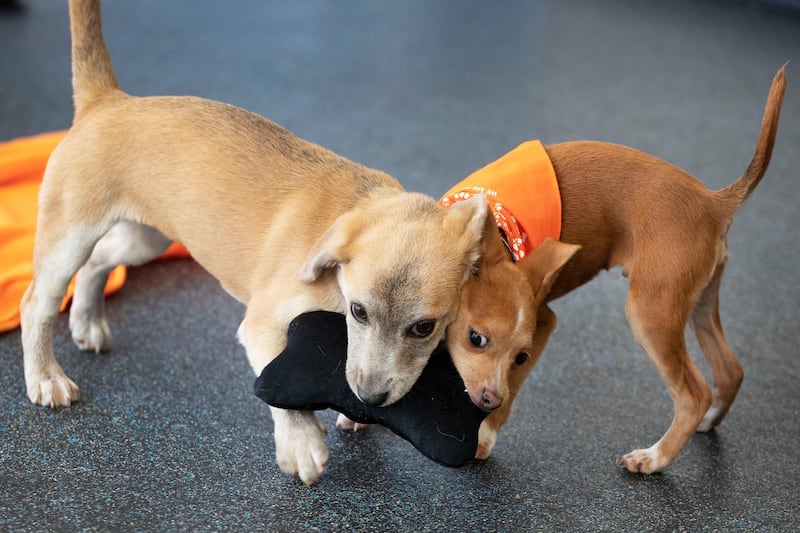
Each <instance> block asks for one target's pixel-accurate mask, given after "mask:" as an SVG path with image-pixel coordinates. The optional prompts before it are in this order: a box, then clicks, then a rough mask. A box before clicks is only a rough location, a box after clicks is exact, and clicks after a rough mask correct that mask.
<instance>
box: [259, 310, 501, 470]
mask: <svg viewBox="0 0 800 533" xmlns="http://www.w3.org/2000/svg"><path fill="white" fill-rule="evenodd" d="M379 356H380V355H379V354H376V357H379ZM346 359H347V327H346V324H345V317H344V316H343V315H340V314H338V313H331V312H327V311H314V312H311V313H305V314H302V315H300V316H298V317H297V318H295V319H294V320H293V321H292V323H291V324H289V339H288V344H287V346H286V349H285V350H284V351H283V352H282V353H281V354H280V355H279V356H278V357H277V358H276V359H275V360H274V361H272V362H271V363H270V364H269V365H267V366H266V368H264V370H263V371H262V372H261V375H260V376H259V377H258V378H256V382H255V386H254V390H255V394H256V396H258V397H259V398H261V399H262V400H264V401H265V402H267V403H268V404H269V405H272V406H274V407H280V408H283V409H298V410H317V409H328V408H330V409H334V410H336V411H339V412H340V413H344V414H345V415H346V416H347V417H349V418H350V419H351V420H355V421H356V422H360V423H362V424H380V425H382V426H386V427H387V428H389V429H390V430H392V431H394V432H395V433H397V434H398V435H400V436H401V437H403V438H404V439H406V440H407V441H409V442H410V443H411V444H413V445H414V447H416V448H417V449H418V450H419V451H420V452H422V453H423V454H425V455H426V456H427V457H429V458H430V459H432V460H434V461H436V462H437V463H439V464H441V465H444V466H450V467H459V466H463V465H464V464H466V463H467V462H468V461H469V460H470V459H472V458H473V457H475V450H476V449H477V447H478V429H479V427H480V425H481V422H482V421H483V419H484V418H485V417H486V415H487V413H485V412H484V411H482V410H480V409H479V408H477V407H476V406H475V405H474V404H473V403H472V402H471V401H470V399H469V396H468V395H467V394H465V393H464V382H463V381H462V380H461V377H460V376H459V375H458V372H457V371H456V369H455V367H454V366H453V362H452V361H451V359H450V354H449V353H448V352H447V350H446V349H445V348H444V345H443V344H442V345H441V346H440V347H439V348H437V349H436V351H434V352H433V355H431V359H430V362H429V363H428V365H427V366H426V367H425V369H424V370H423V371H422V375H421V376H420V378H419V380H417V383H416V384H415V385H414V387H412V388H411V390H410V391H409V392H408V394H406V395H405V396H404V397H403V398H402V399H400V400H399V401H397V402H395V403H393V404H392V405H389V406H386V407H373V406H369V405H366V404H365V403H363V402H361V400H359V399H358V397H357V396H356V395H355V394H353V392H352V391H351V390H350V387H349V386H348V385H347V380H346V378H345V362H346Z"/></svg>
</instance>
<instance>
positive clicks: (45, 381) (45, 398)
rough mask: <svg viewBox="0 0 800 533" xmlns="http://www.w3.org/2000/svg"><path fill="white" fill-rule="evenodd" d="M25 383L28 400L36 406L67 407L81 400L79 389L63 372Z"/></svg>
mask: <svg viewBox="0 0 800 533" xmlns="http://www.w3.org/2000/svg"><path fill="white" fill-rule="evenodd" d="M27 381H28V383H27V386H28V398H29V399H30V400H31V401H32V402H33V403H35V404H37V405H44V406H49V407H52V408H56V407H61V406H65V407H68V406H70V405H72V402H77V401H78V400H80V399H81V391H80V389H78V386H77V385H76V384H75V382H74V381H72V380H71V379H69V378H68V377H67V376H65V375H64V373H63V372H60V373H55V372H53V373H51V375H49V376H43V377H42V378H40V379H31V380H27Z"/></svg>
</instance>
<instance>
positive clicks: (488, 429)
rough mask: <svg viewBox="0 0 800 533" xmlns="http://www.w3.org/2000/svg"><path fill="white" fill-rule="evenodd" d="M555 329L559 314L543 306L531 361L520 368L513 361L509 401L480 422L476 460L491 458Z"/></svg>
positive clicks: (527, 360)
mask: <svg viewBox="0 0 800 533" xmlns="http://www.w3.org/2000/svg"><path fill="white" fill-rule="evenodd" d="M555 329H556V314H555V313H554V312H553V311H552V309H550V308H549V307H547V305H546V304H542V305H541V306H540V307H539V313H538V314H537V316H536V332H535V333H534V335H533V349H532V350H531V353H529V354H528V358H527V359H526V360H525V362H523V363H522V364H521V365H517V364H516V363H514V362H512V363H511V365H512V366H511V369H510V370H509V372H508V389H509V394H508V398H507V399H506V400H505V401H504V402H503V404H502V405H501V406H500V407H498V408H497V409H495V410H494V411H492V413H491V414H490V415H489V416H487V417H486V418H485V419H484V420H483V422H482V423H481V427H480V430H479V431H478V450H477V451H476V452H475V458H476V459H488V458H489V455H491V453H492V449H493V448H494V445H495V443H496V442H497V434H498V432H499V431H500V428H501V427H502V426H503V424H505V423H506V420H508V416H509V415H510V414H511V405H512V404H513V403H514V399H515V398H516V397H517V393H519V391H520V389H521V388H522V384H523V383H524V382H525V379H526V378H527V377H528V374H530V372H531V370H533V367H534V366H535V365H536V363H537V362H538V361H539V357H541V355H542V352H543V351H544V347H545V345H547V340H548V339H549V338H550V334H551V333H553V331H555Z"/></svg>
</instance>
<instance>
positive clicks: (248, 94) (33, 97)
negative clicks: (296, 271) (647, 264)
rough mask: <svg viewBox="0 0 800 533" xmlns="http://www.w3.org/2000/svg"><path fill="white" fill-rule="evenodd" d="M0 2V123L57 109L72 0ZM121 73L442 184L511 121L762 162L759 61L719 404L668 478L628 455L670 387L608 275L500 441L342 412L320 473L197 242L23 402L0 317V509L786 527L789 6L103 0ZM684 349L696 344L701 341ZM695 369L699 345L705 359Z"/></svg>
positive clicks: (511, 131) (791, 211)
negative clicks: (415, 435)
mask: <svg viewBox="0 0 800 533" xmlns="http://www.w3.org/2000/svg"><path fill="white" fill-rule="evenodd" d="M21 5H22V8H21V9H17V10H8V9H3V10H0V139H7V138H12V137H16V136H21V135H26V134H31V133H36V132H40V131H46V130H51V129H57V128H64V127H66V126H68V125H69V123H70V120H71V100H70V98H71V96H70V86H69V57H68V54H69V52H68V46H69V38H68V31H67V28H68V25H67V17H66V2H53V1H51V0H21ZM105 29H106V34H107V38H108V41H109V46H110V48H111V52H112V56H113V58H114V61H115V65H116V67H117V70H118V74H119V78H120V81H121V83H122V85H123V88H124V89H126V90H127V91H128V92H131V93H133V94H141V95H144V94H165V93H169V94H194V95H200V96H205V97H209V98H214V99H219V100H224V101H228V102H231V103H234V104H237V105H240V106H242V107H245V108H248V109H251V110H253V111H256V112H259V113H261V114H264V115H266V116H267V117H270V118H271V119H273V120H275V121H277V122H279V123H281V124H283V125H284V126H286V127H288V128H289V129H291V130H293V131H294V132H295V133H297V134H299V135H301V136H303V137H305V138H307V139H309V140H312V141H314V142H317V143H320V144H322V145H325V146H327V147H329V148H331V149H333V150H335V151H338V152H339V153H341V154H343V155H346V156H348V157H350V158H351V159H354V160H356V161H359V162H361V163H364V164H367V165H370V166H373V167H377V168H380V169H383V170H386V171H388V172H390V173H391V174H393V175H394V176H396V177H398V178H399V179H400V180H401V181H402V182H403V183H404V184H405V185H406V186H407V187H408V188H409V189H411V190H417V191H422V192H425V193H428V194H430V195H433V196H438V195H439V194H440V193H442V192H443V191H444V190H446V188H447V187H448V186H449V185H450V184H451V183H453V182H454V181H455V180H457V179H460V178H461V177H463V176H464V175H465V174H466V173H468V172H470V171H472V170H473V169H475V168H477V167H479V166H481V165H483V164H484V163H486V162H488V161H490V160H492V159H494V158H496V157H498V156H500V155H502V154H503V153H505V152H506V151H507V150H509V149H510V148H512V147H513V146H515V145H516V144H517V143H518V142H520V141H522V140H525V139H529V138H541V139H543V140H544V141H545V142H558V141H562V140H569V139H578V138H587V139H601V140H608V141H614V142H620V143H624V144H629V145H632V146H634V147H636V148H639V149H642V150H645V151H648V152H651V153H653V154H655V155H658V156H660V157H663V158H665V159H667V160H669V161H671V162H673V163H675V164H677V165H679V166H681V167H683V168H686V169H687V170H689V171H690V172H692V173H693V174H694V175H696V176H698V177H699V178H700V179H701V180H703V181H704V182H705V183H706V184H707V185H708V186H709V187H712V188H719V187H722V186H724V185H726V184H727V183H729V182H730V181H732V180H733V179H735V178H736V177H738V176H739V175H740V174H741V172H742V171H743V170H744V168H745V166H746V165H747V163H748V161H749V158H750V156H751V154H752V150H753V147H754V143H755V139H756V136H757V132H758V126H759V121H760V118H761V112H762V109H763V104H764V99H765V97H766V93H767V89H768V87H769V83H770V80H771V78H772V75H773V74H774V72H775V71H776V70H777V68H778V67H779V66H780V65H781V64H783V63H784V62H785V61H786V60H789V59H792V60H794V61H795V63H792V64H791V65H790V67H789V89H788V92H787V96H786V102H785V105H784V111H783V117H782V122H781V127H780V131H779V134H778V142H777V146H776V149H775V153H774V156H773V163H772V166H771V168H770V171H769V172H768V174H767V176H766V178H765V179H764V181H763V182H762V183H761V185H760V186H759V188H758V190H757V191H756V192H755V194H754V195H753V196H752V197H751V199H750V200H749V201H748V203H747V204H746V205H745V207H744V208H743V209H742V211H741V213H740V215H739V216H738V218H737V220H736V223H735V224H734V226H733V228H732V231H731V233H730V250H731V261H730V263H729V267H728V269H727V275H726V278H725V280H724V283H723V287H722V309H721V313H722V318H723V323H724V325H725V328H726V332H727V335H728V339H729V340H730V342H731V345H732V346H733V349H734V350H735V352H736V353H737V354H738V355H739V357H740V359H741V362H742V364H743V366H744V368H745V371H746V373H747V377H746V379H745V383H744V386H743V387H742V390H741V392H740V394H739V398H738V400H737V402H736V403H735V404H734V406H733V408H732V410H731V412H730V414H729V416H728V418H727V419H726V420H725V422H724V423H723V424H722V426H720V428H719V429H718V430H717V431H715V432H713V433H711V434H709V435H696V436H695V437H694V438H693V439H692V440H691V441H690V442H689V444H688V445H687V447H686V448H685V450H684V451H683V453H682V454H681V455H680V457H679V458H678V460H677V461H676V463H675V464H674V465H673V466H672V467H671V468H670V469H669V470H668V471H667V472H666V473H664V474H662V475H655V476H644V477H640V476H633V475H627V474H625V473H623V472H622V471H620V470H619V469H618V468H617V467H616V466H615V464H614V459H615V457H616V456H618V455H620V454H621V453H624V452H627V451H629V450H630V449H632V448H633V447H637V446H641V445H649V444H651V443H652V442H653V441H655V440H656V439H657V438H658V437H659V436H660V435H661V433H662V432H663V430H664V429H665V428H666V426H667V424H668V423H669V421H670V419H671V416H672V411H671V402H670V400H669V398H668V395H667V393H666V390H665V388H664V387H663V385H662V384H661V382H660V380H659V378H658V377H657V375H656V372H655V370H654V369H653V368H652V366H651V365H650V363H649V362H648V360H647V357H646V356H645V355H644V353H643V352H641V351H640V349H639V348H638V347H637V345H636V344H635V343H634V341H633V340H632V337H631V334H630V332H629V331H628V329H627V325H626V322H625V318H624V313H623V302H624V299H625V286H626V284H625V281H624V280H622V279H621V278H620V277H619V274H618V272H612V273H610V274H605V275H602V276H600V277H599V279H598V280H596V281H595V282H593V283H592V284H590V285H589V286H588V287H586V288H584V289H583V290H582V291H581V292H578V293H576V294H572V295H570V296H568V297H566V298H564V299H563V300H561V301H559V302H558V303H557V304H556V305H555V308H556V311H557V312H558V314H559V316H560V326H559V331H558V332H557V333H556V334H554V336H553V338H552V340H551V343H550V346H549V347H548V349H547V351H546V353H545V355H544V357H543V359H542V361H541V363H540V365H539V366H538V368H537V370H536V371H535V372H534V375H533V376H532V378H531V379H530V380H529V381H528V383H527V384H526V387H525V389H524V390H523V392H522V394H521V397H520V398H519V400H518V402H517V404H516V410H515V412H514V414H513V415H512V418H511V421H510V423H509V425H508V426H507V428H506V430H505V431H504V432H503V433H502V435H501V438H500V440H499V443H498V445H497V447H496V449H495V453H494V455H493V456H492V458H491V459H490V460H489V461H487V462H485V463H481V464H471V465H468V466H467V467H465V468H463V469H459V470H449V469H446V468H443V467H440V466H438V465H436V464H435V463H433V462H431V461H429V460H427V459H425V458H424V457H423V456H421V455H420V454H418V453H417V452H416V451H415V450H414V449H413V448H412V447H411V446H410V445H409V444H407V443H406V442H405V441H403V440H401V439H399V438H398V437H396V436H394V435H393V434H391V433H390V432H388V431H386V430H382V429H380V428H371V429H369V430H368V431H365V432H362V433H359V434H355V435H353V434H344V433H338V432H336V431H335V430H333V428H332V426H333V421H334V420H335V414H334V413H332V412H326V413H323V414H322V418H323V419H324V420H325V421H326V422H327V424H328V425H329V427H330V428H331V430H332V431H331V434H330V435H329V437H328V439H327V443H328V445H329V447H330V450H331V459H330V462H329V467H328V470H327V473H326V475H325V477H324V479H323V480H322V482H321V483H320V484H319V485H318V486H317V487H315V488H313V489H307V488H305V487H303V486H302V485H300V484H299V483H297V482H295V481H293V480H291V479H288V478H286V477H284V476H283V475H282V474H281V473H280V472H279V470H278V468H277V466H276V464H275V461H274V458H273V455H274V445H273V442H272V423H271V421H270V419H269V415H268V412H267V409H266V408H265V406H264V405H263V404H262V403H261V402H260V401H259V400H258V399H257V398H255V397H254V396H253V395H252V393H251V387H252V376H251V375H250V372H249V368H248V365H247V362H246V358H245V355H244V353H243V350H242V349H241V348H240V347H239V346H238V345H237V343H236V341H235V330H236V327H237V325H238V321H239V319H240V318H241V316H242V311H243V310H242V308H241V306H240V305H238V304H237V303H235V302H234V301H233V300H232V299H231V298H229V297H228V296H227V295H225V293H224V292H223V291H222V290H221V289H220V287H219V286H218V284H217V283H216V282H215V281H214V280H213V279H211V278H210V277H209V276H208V275H207V274H206V273H205V272H204V271H203V270H202V269H201V268H199V267H198V266H197V265H195V264H194V263H192V262H191V261H186V260H178V261H172V262H161V263H156V264H151V265H147V266H144V267H141V268H138V269H133V270H132V271H131V273H130V279H129V282H128V284H127V285H126V287H125V288H124V290H123V291H122V292H121V293H119V294H118V295H116V296H114V297H112V298H111V299H110V300H109V302H108V312H109V315H110V318H111V320H112V323H113V327H114V328H115V349H114V351H113V353H111V354H108V355H101V356H97V355H86V354H82V353H80V352H78V350H77V349H76V348H74V347H73V346H72V344H71V342H70V341H69V337H68V332H67V325H66V317H62V319H61V320H60V322H59V324H58V327H57V350H58V353H59V357H60V361H61V363H62V365H63V366H64V367H65V369H66V370H67V373H68V374H69V375H70V376H71V377H73V378H74V379H75V380H76V381H77V382H78V383H79V384H80V385H81V386H82V391H83V394H84V399H83V401H82V402H81V403H80V404H78V405H76V406H74V407H72V408H70V409H60V410H58V411H56V412H51V411H49V410H46V409H42V408H37V407H34V406H32V405H30V404H29V403H28V401H27V399H26V397H25V393H24V384H23V376H22V360H21V351H20V343H19V335H18V332H12V333H8V334H4V335H0V413H2V414H0V530H9V531H26V530H31V531H32V530H37V531H38V530H41V531H75V530H118V529H124V530H212V529H225V530H247V531H251V530H257V529H259V530H267V531H341V530H345V529H352V530H356V531H382V530H396V531H424V530H430V531H444V530H447V531H451V530H452V531H467V530H470V531H531V530H543V531H555V530H586V531H593V530H630V531H644V530H650V531H662V530H683V531H701V530H709V531H711V530H716V531H731V530H747V531H750V530H763V531H773V530H784V531H790V530H796V529H797V528H798V527H800V497H798V495H800V491H799V490H798V488H797V483H798V479H799V478H800V475H799V474H800V468H799V467H798V462H799V460H800V452H798V444H797V443H798V442H799V441H800V422H798V417H799V416H800V385H799V384H798V383H800V356H799V355H798V344H800V342H799V341H800V332H799V328H798V318H800V304H799V303H798V302H799V301H800V289H799V288H798V281H799V280H798V270H799V268H800V232H798V230H797V228H798V226H800V213H799V212H798V203H800V174H798V148H800V98H799V97H798V95H799V94H800V92H798V91H800V83H798V80H800V77H799V76H798V74H797V73H798V72H800V65H797V63H796V62H797V61H800V16H798V15H797V14H795V13H793V12H791V11H786V10H780V9H773V8H763V7H759V6H758V5H754V4H750V3H745V2H710V1H698V2H688V1H685V2H647V1H645V2H643V1H637V0H618V1H606V2H593V1H588V0H578V1H571V2H560V1H556V0H552V1H537V2H527V1H510V2H479V1H472V0H470V1H456V0H450V1H440V2H426V1H423V0H414V1H412V0H409V1H404V2H393V3H389V2H370V1H366V0H359V1H355V2H348V3H346V4H345V3H332V2H327V1H323V0H311V1H304V2H277V1H269V2H267V1H263V0H257V1H256V0H253V1H241V2H233V3H230V2H212V1H207V0H173V1H171V2H168V3H165V2H158V1H156V0H146V1H145V0H142V1H137V2H108V3H107V5H106V6H105ZM691 346H692V347H693V349H695V352H694V353H695V354H697V353H698V352H697V350H696V345H695V344H694V343H692V344H691ZM703 368H704V370H705V366H703Z"/></svg>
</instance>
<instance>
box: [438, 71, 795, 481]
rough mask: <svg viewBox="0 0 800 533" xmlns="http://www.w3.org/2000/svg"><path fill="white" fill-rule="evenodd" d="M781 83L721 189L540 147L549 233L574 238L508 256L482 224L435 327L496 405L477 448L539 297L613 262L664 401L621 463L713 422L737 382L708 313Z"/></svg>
mask: <svg viewBox="0 0 800 533" xmlns="http://www.w3.org/2000/svg"><path fill="white" fill-rule="evenodd" d="M785 85H786V81H785V76H784V69H783V68H781V70H780V71H778V73H777V74H776V75H775V79H774V80H773V82H772V87H771V89H770V92H769V97H768V100H767V104H766V109H765V111H764V120H763V123H762V127H761V135H760V137H759V140H758V145H757V146H756V151H755V155H754V156H753V159H752V161H751V162H750V166H749V167H748V168H747V171H746V172H745V174H744V176H742V177H741V178H740V179H739V180H738V181H736V182H735V183H733V184H732V185H730V186H728V187H725V188H724V189H722V190H719V191H709V190H707V189H706V188H705V187H703V185H702V184H701V183H700V182H698V181H697V180H695V179H694V178H693V177H691V176H690V175H689V174H687V173H686V172H684V171H682V170H680V169H678V168H676V167H674V166H672V165H670V164H668V163H666V162H664V161H662V160H659V159H657V158H655V157H653V156H650V155H647V154H644V153H641V152H638V151H636V150H633V149H631V148H627V147H624V146H618V145H613V144H606V143H599V142H568V143H563V144H556V145H551V146H547V147H545V149H546V151H547V154H548V155H549V157H550V159H551V161H552V164H553V167H554V169H555V173H556V178H557V181H558V184H559V188H560V195H561V201H562V206H563V211H562V215H561V217H562V219H561V222H562V225H561V227H562V229H561V239H562V240H563V241H564V242H569V243H573V245H567V244H562V243H559V242H557V241H554V240H552V239H549V240H546V241H545V242H544V243H543V244H541V245H540V246H539V247H538V248H536V249H535V251H534V252H533V254H532V255H531V256H529V257H528V258H526V259H525V260H523V261H521V262H520V263H513V262H512V261H511V259H510V258H509V254H508V252H507V251H506V249H505V247H504V245H503V243H502V242H501V240H500V238H499V237H498V232H496V231H490V230H487V233H486V235H485V237H484V250H483V252H482V258H481V261H480V265H479V270H478V271H479V275H478V276H474V277H471V278H470V280H469V281H468V282H467V284H466V286H465V289H464V291H463V294H462V306H461V307H460V309H459V313H458V316H457V317H456V320H455V322H454V323H453V324H452V325H451V326H450V328H449V330H448V334H447V343H448V347H449V349H450V352H451V354H452V356H453V360H454V362H455V365H456V367H457V368H458V370H459V372H460V373H461V376H462V377H463V378H464V381H465V383H466V386H467V389H468V392H469V394H470V396H471V398H472V399H473V402H474V403H475V404H477V405H478V406H479V407H482V408H484V409H487V410H490V409H494V411H493V412H492V414H490V415H489V417H488V418H487V419H486V420H485V421H484V423H483V425H482V426H481V432H480V446H479V449H478V453H477V457H478V458H486V457H488V456H489V454H490V453H491V450H492V447H493V446H494V444H495V441H496V439H497V432H498V430H499V429H500V427H501V426H502V425H503V423H504V422H505V421H506V419H507V418H508V415H509V413H510V411H511V404H512V402H513V400H514V396H515V395H516V394H517V392H518V391H519V390H520V387H521V386H522V383H523V381H524V380H525V377H526V376H527V375H528V373H529V372H530V370H531V369H532V368H533V366H534V364H536V361H537V360H538V359H539V356H540V355H541V353H542V350H544V346H545V344H546V342H547V339H548V337H549V335H550V333H551V332H552V331H553V330H554V329H555V325H556V316H555V314H554V313H553V311H552V310H551V309H550V308H549V307H548V306H547V302H550V301H552V300H555V299H556V298H559V297H561V296H563V295H564V294H566V293H568V292H570V291H572V290H573V289H575V288H577V287H579V286H581V285H583V284H584V283H586V282H587V281H589V280H591V279H592V278H593V277H594V276H595V275H596V274H597V273H598V272H599V271H600V270H603V269H609V268H611V267H614V266H621V267H622V272H623V275H625V276H628V277H629V278H630V288H629V292H628V300H627V303H626V306H625V312H626V316H627V318H628V322H629V323H630V326H631V329H632V330H633V334H634V336H635V338H636V340H637V342H639V344H640V345H641V346H642V347H643V348H644V349H645V351H646V352H647V354H648V355H649V356H650V359H651V360H652V361H653V363H654V364H655V366H656V369H657V370H658V372H659V374H660V375H661V377H662V378H663V379H664V381H665V382H666V384H667V387H668V388H669V393H670V396H671V397H672V399H673V402H674V407H675V418H674V420H673V421H672V425H671V426H670V428H669V430H668V431H667V432H666V434H665V435H664V436H663V437H662V438H661V440H659V441H658V442H657V443H656V444H654V445H653V446H651V447H650V448H647V449H643V450H634V451H632V452H631V453H628V454H627V455H624V456H623V457H622V458H621V459H620V463H621V464H622V466H624V467H625V468H626V469H628V470H629V471H631V472H643V473H650V472H657V471H660V470H662V469H663V468H665V467H667V466H668V465H669V464H670V463H672V461H673V460H674V459H675V457H676V456H677V454H678V453H679V452H680V450H681V449H682V448H683V446H684V445H685V444H686V441H687V440H688V439H689V437H690V436H691V435H692V433H694V432H695V431H708V430H710V429H711V428H713V427H715V426H716V425H718V424H719V423H720V422H721V421H722V419H723V418H724V417H725V414H726V413H727V412H728V408H729V407H730V406H731V403H732V402H733V400H734V398H735V397H736V393H737V391H738V389H739V385H740V384H741V382H742V378H743V373H742V368H741V366H740V365H739V363H738V362H737V361H736V358H735V357H734V355H733V353H732V351H731V348H730V346H729V345H728V343H727V341H726V340H725V336H724V335H723V332H722V326H721V324H720V320H719V311H718V298H719V286H720V279H721V278H722V273H723V270H724V267H725V263H726V261H727V258H728V252H727V244H726V235H727V232H728V228H729V227H730V225H731V223H732V222H733V218H734V215H735V214H736V211H737V209H738V208H739V206H741V205H742V203H743V202H744V200H745V199H746V198H747V196H748V195H749V194H750V193H751V192H752V191H753V189H754V188H755V187H756V185H758V182H759V181H760V180H761V178H762V177H763V176H764V173H765V172H766V170H767V165H768V163H769V159H770V155H771V154H772V147H773V144H774V141H775V134H776V131H777V127H778V118H779V115H780V108H781V102H782V100H783V93H784V89H785ZM455 205H456V206H457V205H458V204H455ZM487 223H488V224H489V226H491V225H492V221H491V220H489V221H487ZM576 245H577V246H576ZM579 248H580V249H579ZM573 254H574V257H573ZM570 257H572V259H571V260H570ZM565 263H566V266H564V265H565ZM562 267H563V270H561V272H560V273H559V270H560V269H561V268H562ZM523 288H524V290H523ZM687 321H690V323H691V324H692V327H693V329H694V332H695V335H696V336H697V338H698V340H699V343H700V346H701V347H702V350H703V353H704V354H705V356H706V358H707V360H708V362H709V365H710V368H711V372H712V376H713V382H714V383H713V390H710V389H709V386H708V385H707V384H706V382H705V380H704V379H703V376H702V374H701V373H700V372H699V371H698V369H697V367H695V365H694V363H693V362H692V360H691V358H690V357H689V353H688V352H687V350H686V344H685V338H684V329H685V326H686V323H687ZM531 331H535V334H534V335H533V337H532V338H531V336H530V333H531Z"/></svg>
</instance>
